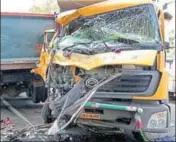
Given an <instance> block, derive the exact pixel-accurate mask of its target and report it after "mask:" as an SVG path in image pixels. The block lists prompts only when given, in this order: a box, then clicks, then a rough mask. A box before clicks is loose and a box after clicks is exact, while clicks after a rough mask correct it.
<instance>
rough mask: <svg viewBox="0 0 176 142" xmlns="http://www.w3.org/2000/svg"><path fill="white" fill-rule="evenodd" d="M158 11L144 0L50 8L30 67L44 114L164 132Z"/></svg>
mask: <svg viewBox="0 0 176 142" xmlns="http://www.w3.org/2000/svg"><path fill="white" fill-rule="evenodd" d="M164 15H165V14H164V12H163V10H162V9H160V8H158V7H157V6H156V5H155V4H153V3H152V1H150V0H136V1H134V0H118V1H116V0H108V1H104V2H99V3H96V4H93V5H89V6H85V7H81V8H79V9H75V10H70V11H67V12H63V13H60V14H58V15H57V17H56V22H57V24H59V29H58V30H56V32H55V36H54V39H55V40H52V43H50V44H53V47H51V46H50V47H49V46H48V47H47V49H49V50H48V51H49V52H48V51H47V50H43V51H42V52H41V62H40V64H39V67H38V68H36V69H34V70H33V72H35V73H37V74H40V75H41V76H42V77H43V80H45V82H46V87H47V89H48V98H47V101H49V104H48V103H47V107H48V108H49V110H50V111H51V112H50V113H45V112H46V111H45V109H46V105H45V106H44V107H45V109H44V110H43V112H44V113H43V117H44V120H45V122H49V119H48V118H52V121H55V123H54V124H57V125H59V124H60V123H59V122H60V121H59V120H60V118H59V120H58V116H61V118H64V116H67V118H69V119H68V120H67V121H66V122H70V121H71V120H73V119H75V118H74V116H75V115H76V119H75V121H74V123H76V125H78V126H80V125H81V126H83V128H86V129H93V130H95V131H96V132H101V131H103V132H112V133H116V132H117V131H118V130H128V131H131V132H132V133H133V135H134V137H135V138H139V136H141V137H142V138H143V140H146V139H147V140H154V139H155V138H157V137H158V135H159V134H161V133H166V132H168V130H169V127H170V115H171V114H170V107H169V105H168V87H167V85H168V73H167V71H166V68H165V48H166V47H165V42H164V18H165V17H164ZM53 41H54V43H53ZM51 98H52V99H51ZM86 98H87V99H86ZM80 102H81V103H80ZM63 107H64V110H63ZM78 108H79V109H78ZM78 110H79V111H78ZM63 111H65V113H63V114H64V116H63V115H62V114H61V112H63ZM77 112H79V113H77ZM76 113H77V114H76ZM49 115H50V116H49ZM50 120H51V119H50ZM66 122H65V123H66ZM66 124H67V123H66ZM59 126H60V125H59ZM60 127H61V126H60ZM60 127H59V128H58V129H59V130H60ZM53 131H54V129H52V127H51V129H50V132H53Z"/></svg>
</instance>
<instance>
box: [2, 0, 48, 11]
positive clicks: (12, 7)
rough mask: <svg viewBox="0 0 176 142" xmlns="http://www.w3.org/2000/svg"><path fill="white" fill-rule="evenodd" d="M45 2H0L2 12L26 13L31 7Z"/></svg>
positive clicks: (7, 0)
mask: <svg viewBox="0 0 176 142" xmlns="http://www.w3.org/2000/svg"><path fill="white" fill-rule="evenodd" d="M45 1H46V0H1V11H3V12H27V11H28V10H29V9H30V8H31V7H32V6H33V5H40V4H42V3H44V2H45Z"/></svg>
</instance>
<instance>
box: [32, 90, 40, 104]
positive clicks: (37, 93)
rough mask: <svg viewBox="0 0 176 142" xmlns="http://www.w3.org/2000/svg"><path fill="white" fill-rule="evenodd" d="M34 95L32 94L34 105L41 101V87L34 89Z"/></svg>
mask: <svg viewBox="0 0 176 142" xmlns="http://www.w3.org/2000/svg"><path fill="white" fill-rule="evenodd" d="M32 90H33V93H32V101H33V102H34V103H39V102H40V101H41V100H40V95H41V93H42V88H41V87H33V89H32Z"/></svg>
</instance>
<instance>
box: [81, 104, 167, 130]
mask: <svg viewBox="0 0 176 142" xmlns="http://www.w3.org/2000/svg"><path fill="white" fill-rule="evenodd" d="M95 104H96V103H95ZM111 104H112V103H111ZM114 105H118V106H120V105H121V106H126V107H131V106H133V107H136V108H142V109H143V113H142V114H141V115H140V116H141V120H142V124H143V127H142V130H143V131H144V132H149V133H166V132H168V130H169V127H170V107H169V106H168V105H167V104H161V103H160V102H159V101H132V102H130V105H129V103H122V102H121V103H115V104H114ZM90 112H91V114H98V113H99V116H100V117H96V118H97V119H96V118H95V119H90V118H82V117H81V116H80V119H79V120H78V123H81V124H83V125H88V126H95V127H106V128H113V129H114V128H120V129H124V130H125V129H126V130H131V131H134V132H135V131H136V132H138V131H139V129H138V128H137V127H136V121H135V118H134V116H135V113H136V112H134V111H128V110H118V109H109V108H100V107H97V106H96V105H95V106H94V107H87V106H86V107H85V108H84V110H83V112H82V114H84V115H85V114H90ZM95 112H96V113H95ZM160 112H164V114H165V116H162V115H163V114H162V113H161V114H160ZM156 113H158V114H157V115H156V116H155V117H157V118H155V117H153V116H152V115H153V114H156ZM151 119H154V120H155V119H157V121H156V122H155V123H161V122H163V121H161V120H163V119H165V121H166V124H165V125H164V126H160V125H157V124H154V125H152V127H151V126H150V127H149V123H151ZM160 119H161V120H160ZM125 120H126V121H125ZM155 125H156V127H155Z"/></svg>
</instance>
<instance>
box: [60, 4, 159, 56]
mask: <svg viewBox="0 0 176 142" xmlns="http://www.w3.org/2000/svg"><path fill="white" fill-rule="evenodd" d="M67 34H68V35H67V36H65V37H63V39H62V40H61V42H60V43H59V45H58V48H59V49H61V50H66V51H72V52H79V53H83V54H84V53H85V54H96V53H101V52H108V51H112V50H115V49H117V48H120V49H122V50H123V49H127V50H128V49H131V50H133V49H136V48H138V49H139V48H147V47H148V48H149V47H150V48H152V49H155V48H156V45H159V44H161V39H160V34H159V28H158V22H157V17H156V14H155V11H154V8H153V6H152V5H141V6H136V7H131V8H126V9H122V10H117V11H113V12H108V13H104V14H100V15H95V16H93V17H81V18H79V19H77V20H75V21H73V22H72V23H70V24H69V25H68V29H67Z"/></svg>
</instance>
